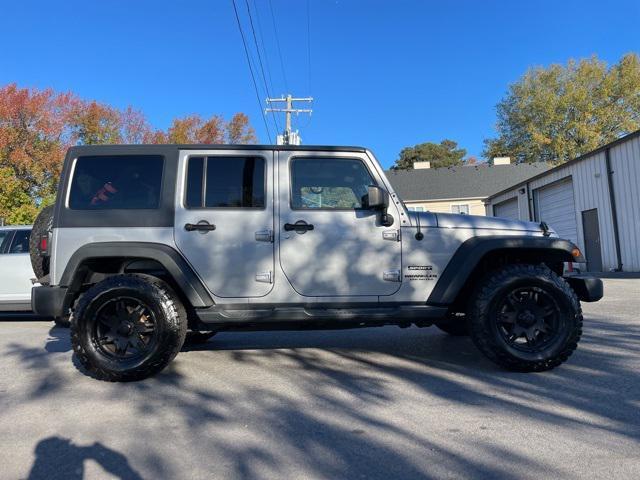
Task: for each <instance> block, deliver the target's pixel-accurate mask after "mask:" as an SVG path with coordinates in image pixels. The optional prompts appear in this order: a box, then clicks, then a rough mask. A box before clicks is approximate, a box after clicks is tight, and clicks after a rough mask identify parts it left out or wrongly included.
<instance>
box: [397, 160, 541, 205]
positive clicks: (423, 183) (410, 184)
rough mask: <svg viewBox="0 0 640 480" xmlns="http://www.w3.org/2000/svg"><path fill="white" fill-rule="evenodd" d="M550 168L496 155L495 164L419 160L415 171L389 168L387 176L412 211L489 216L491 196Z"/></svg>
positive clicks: (415, 165)
mask: <svg viewBox="0 0 640 480" xmlns="http://www.w3.org/2000/svg"><path fill="white" fill-rule="evenodd" d="M548 169H549V167H548V166H547V165H546V164H544V163H536V164H511V162H510V161H509V159H508V158H496V159H494V164H493V165H488V164H481V165H467V166H463V167H448V168H431V165H430V163H429V162H416V163H415V164H414V168H413V170H389V171H388V172H387V176H388V178H389V181H390V182H391V183H392V185H393V187H394V188H395V190H396V192H398V194H399V195H400V197H401V198H402V200H404V203H405V205H406V206H407V208H408V209H409V210H416V211H430V212H446V213H460V214H464V215H485V214H486V213H485V212H486V209H485V205H484V200H485V199H486V198H487V197H489V196H491V195H493V194H494V193H496V192H499V191H501V190H504V189H505V188H507V187H509V186H511V185H514V184H516V183H519V182H522V181H525V180H527V179H529V178H531V177H533V176H535V175H538V174H540V173H542V172H544V171H546V170H548Z"/></svg>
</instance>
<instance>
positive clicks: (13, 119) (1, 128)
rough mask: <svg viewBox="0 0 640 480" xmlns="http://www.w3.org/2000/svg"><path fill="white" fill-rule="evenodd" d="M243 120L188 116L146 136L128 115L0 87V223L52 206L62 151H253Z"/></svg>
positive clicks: (64, 96) (148, 129) (69, 98)
mask: <svg viewBox="0 0 640 480" xmlns="http://www.w3.org/2000/svg"><path fill="white" fill-rule="evenodd" d="M256 141H257V139H256V135H255V131H254V130H253V128H252V127H251V125H250V123H249V117H247V116H246V115H245V114H243V113H236V114H235V115H233V117H231V119H230V120H229V121H226V120H225V119H224V118H223V117H222V116H220V115H213V116H211V117H210V118H208V119H205V118H202V117H201V116H199V115H189V116H186V117H183V118H177V119H174V120H173V122H172V123H171V126H170V127H169V128H168V129H167V131H164V130H158V129H154V128H153V127H152V126H151V125H150V124H149V122H148V121H147V119H146V117H145V115H144V114H143V113H142V112H141V111H139V110H135V109H134V108H132V107H127V108H125V109H118V108H115V107H113V106H110V105H107V104H104V103H100V102H97V101H94V100H90V101H87V100H83V99H80V98H79V97H77V96H76V95H74V94H72V93H57V92H54V91H53V90H52V89H45V90H38V89H30V88H19V87H18V86H17V85H16V84H10V85H6V86H4V87H0V217H3V218H4V219H5V221H6V222H7V223H30V222H32V221H33V220H34V219H35V216H36V214H37V212H38V210H39V208H41V207H43V206H45V205H47V204H50V203H51V202H52V201H53V199H54V198H55V192H56V188H57V180H58V177H59V176H60V169H61V167H62V162H63V159H64V155H65V152H66V150H67V148H69V147H70V146H72V145H95V144H119V143H255V142H256Z"/></svg>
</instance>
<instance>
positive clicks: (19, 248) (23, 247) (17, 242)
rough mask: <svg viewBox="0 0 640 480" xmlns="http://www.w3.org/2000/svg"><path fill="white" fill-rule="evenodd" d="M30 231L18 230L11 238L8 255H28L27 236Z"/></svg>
mask: <svg viewBox="0 0 640 480" xmlns="http://www.w3.org/2000/svg"><path fill="white" fill-rule="evenodd" d="M30 235H31V230H18V231H17V232H16V234H15V235H14V236H13V241H12V242H11V246H10V247H9V253H29V236H30Z"/></svg>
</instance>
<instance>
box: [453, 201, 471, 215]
mask: <svg viewBox="0 0 640 480" xmlns="http://www.w3.org/2000/svg"><path fill="white" fill-rule="evenodd" d="M451 213H459V214H461V215H469V205H468V204H466V203H464V204H460V205H451Z"/></svg>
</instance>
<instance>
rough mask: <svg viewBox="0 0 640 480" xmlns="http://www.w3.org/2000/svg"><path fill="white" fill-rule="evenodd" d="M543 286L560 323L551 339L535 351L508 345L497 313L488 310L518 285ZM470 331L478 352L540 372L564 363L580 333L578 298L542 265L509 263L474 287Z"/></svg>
mask: <svg viewBox="0 0 640 480" xmlns="http://www.w3.org/2000/svg"><path fill="white" fill-rule="evenodd" d="M528 286H534V287H536V288H539V289H542V291H544V292H546V294H548V295H549V297H550V298H551V299H552V300H553V301H554V302H555V304H556V305H557V308H556V309H555V310H554V311H555V312H557V318H558V319H559V323H560V326H559V327H558V332H557V334H556V336H555V337H553V338H554V339H553V341H552V342H550V344H549V345H547V346H545V347H541V348H540V351H537V352H522V351H519V350H517V349H514V348H513V347H511V346H510V345H509V344H508V343H507V341H506V340H504V338H503V336H502V335H501V334H500V333H499V327H498V323H499V321H498V320H497V315H493V316H492V315H491V314H490V312H491V311H492V308H494V306H495V305H497V304H498V303H497V302H500V301H501V300H500V299H504V298H506V296H507V295H508V294H509V292H513V291H514V290H515V289H518V288H526V287H528ZM467 316H468V317H469V322H468V323H469V329H470V331H469V333H470V336H471V339H472V340H473V342H474V343H475V345H476V346H477V347H478V348H479V349H480V351H481V352H482V353H483V354H484V355H485V356H486V357H487V358H489V359H490V360H492V361H493V362H495V363H497V364H498V365H500V366H502V367H505V368H507V369H509V370H514V371H519V372H540V371H544V370H551V369H552V368H555V367H557V366H558V365H560V364H561V363H563V362H565V361H566V360H567V359H568V358H569V357H570V356H571V354H572V353H573V352H574V350H575V349H576V348H577V346H578V341H579V340H580V336H581V335H582V310H581V308H580V301H579V300H578V297H577V296H576V294H575V292H574V291H573V289H572V288H571V287H570V286H569V284H568V283H567V282H566V281H565V280H564V279H563V278H562V277H560V276H558V275H557V274H556V273H554V272H553V271H551V270H550V269H549V268H548V267H546V266H545V265H509V266H506V267H503V268H500V269H499V270H495V271H493V272H490V273H488V274H487V275H486V276H485V277H484V278H483V279H482V281H481V282H480V283H479V287H478V288H477V289H476V290H475V292H474V294H473V296H472V298H471V301H470V304H469V309H468V312H467ZM492 317H493V318H492Z"/></svg>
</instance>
